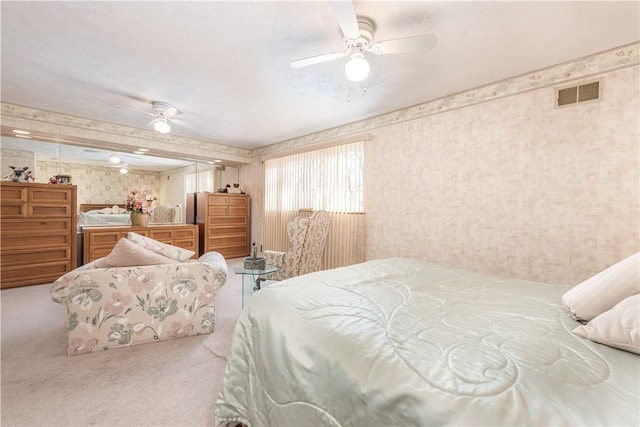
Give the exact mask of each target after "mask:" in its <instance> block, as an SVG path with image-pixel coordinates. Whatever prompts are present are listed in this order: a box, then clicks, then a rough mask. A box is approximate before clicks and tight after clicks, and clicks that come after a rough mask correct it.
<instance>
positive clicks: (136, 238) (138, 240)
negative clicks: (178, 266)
mask: <svg viewBox="0 0 640 427" xmlns="http://www.w3.org/2000/svg"><path fill="white" fill-rule="evenodd" d="M127 238H128V239H129V240H131V241H132V242H133V243H135V244H136V245H140V246H142V247H143V248H146V249H149V250H151V251H153V252H156V253H158V254H160V255H164V256H166V257H168V258H171V259H174V260H176V261H180V262H184V261H187V260H188V259H190V258H191V257H192V256H194V255H195V252H194V251H190V250H189V249H184V248H179V247H177V246H173V245H169V244H167V243H162V242H158V241H157V240H153V239H151V238H149V237H145V236H142V235H140V234H138V233H134V232H132V231H130V232H129V233H127Z"/></svg>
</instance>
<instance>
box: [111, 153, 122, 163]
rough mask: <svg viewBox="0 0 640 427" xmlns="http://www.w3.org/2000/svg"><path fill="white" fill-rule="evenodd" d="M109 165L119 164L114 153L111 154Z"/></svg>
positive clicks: (118, 159)
mask: <svg viewBox="0 0 640 427" xmlns="http://www.w3.org/2000/svg"><path fill="white" fill-rule="evenodd" d="M109 160H110V161H111V163H116V164H117V163H120V157H118V155H117V154H116V153H111V157H109Z"/></svg>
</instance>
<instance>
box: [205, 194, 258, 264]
mask: <svg viewBox="0 0 640 427" xmlns="http://www.w3.org/2000/svg"><path fill="white" fill-rule="evenodd" d="M250 209H251V205H250V199H249V195H248V194H230V193H196V197H195V213H196V223H197V224H198V226H199V227H200V229H199V236H200V251H201V253H205V252H209V251H216V252H220V253H221V254H222V256H224V257H225V258H237V257H242V256H247V255H249V251H250V247H251V243H250V239H251V212H250Z"/></svg>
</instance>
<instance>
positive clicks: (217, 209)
mask: <svg viewBox="0 0 640 427" xmlns="http://www.w3.org/2000/svg"><path fill="white" fill-rule="evenodd" d="M207 215H208V216H227V215H229V207H228V206H217V205H209V209H207Z"/></svg>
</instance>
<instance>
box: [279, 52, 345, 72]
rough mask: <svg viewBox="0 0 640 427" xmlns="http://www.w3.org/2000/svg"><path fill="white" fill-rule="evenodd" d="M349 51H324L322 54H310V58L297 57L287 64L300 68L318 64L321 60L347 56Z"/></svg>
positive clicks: (325, 60)
mask: <svg viewBox="0 0 640 427" xmlns="http://www.w3.org/2000/svg"><path fill="white" fill-rule="evenodd" d="M348 53H349V51H346V52H333V53H325V54H324V55H318V56H312V57H310V58H304V59H298V60H297V61H291V63H290V64H289V65H291V67H293V68H302V67H308V66H309V65H315V64H319V63H321V62H327V61H332V60H334V59H338V58H342V57H343V56H347V54H348Z"/></svg>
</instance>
